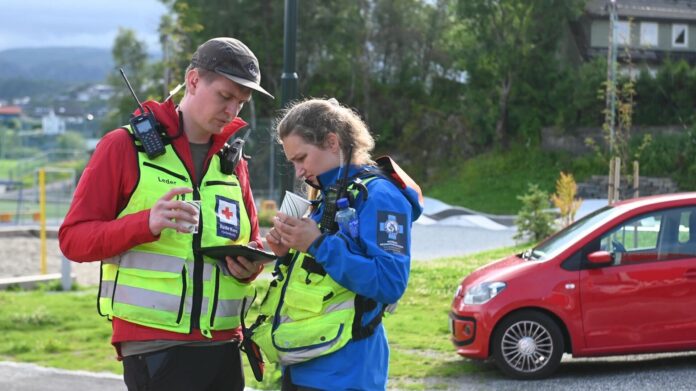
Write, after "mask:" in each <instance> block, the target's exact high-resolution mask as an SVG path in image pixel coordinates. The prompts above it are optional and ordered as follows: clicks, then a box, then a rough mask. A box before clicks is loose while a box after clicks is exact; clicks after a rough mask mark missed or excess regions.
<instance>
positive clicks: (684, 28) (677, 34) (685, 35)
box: [672, 24, 689, 48]
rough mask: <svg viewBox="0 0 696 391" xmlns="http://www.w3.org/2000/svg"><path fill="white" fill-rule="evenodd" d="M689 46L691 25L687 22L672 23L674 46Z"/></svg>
mask: <svg viewBox="0 0 696 391" xmlns="http://www.w3.org/2000/svg"><path fill="white" fill-rule="evenodd" d="M688 46H689V26H688V25H685V24H673V25H672V47H675V48H685V47H688Z"/></svg>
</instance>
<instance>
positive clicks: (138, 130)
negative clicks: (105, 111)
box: [118, 68, 165, 159]
mask: <svg viewBox="0 0 696 391" xmlns="http://www.w3.org/2000/svg"><path fill="white" fill-rule="evenodd" d="M118 70H119V71H121V76H123V80H125V82H126V85H127V86H128V89H129V90H130V92H131V94H132V95H133V99H135V102H136V103H137V104H138V107H139V108H140V115H131V118H130V119H129V120H128V122H129V123H130V125H131V128H132V129H133V133H135V137H136V138H137V139H138V141H140V143H141V144H142V145H143V149H145V153H146V154H147V157H149V158H150V159H153V158H156V157H157V156H160V155H164V152H165V150H164V143H163V142H162V137H160V135H159V132H158V131H157V129H158V126H157V121H156V120H155V116H154V115H153V114H152V113H151V112H150V111H148V110H146V109H145V107H143V105H142V104H141V103H140V100H138V97H137V96H136V95H135V91H133V87H131V85H130V82H129V81H128V78H127V77H126V74H125V73H124V72H123V68H119V69H118Z"/></svg>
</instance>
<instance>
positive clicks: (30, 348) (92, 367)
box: [0, 289, 121, 373]
mask: <svg viewBox="0 0 696 391" xmlns="http://www.w3.org/2000/svg"><path fill="white" fill-rule="evenodd" d="M95 300H96V290H94V289H90V290H81V291H76V292H45V291H31V292H0V330H2V331H3V332H2V333H0V360H10V361H23V362H31V363H36V364H39V365H43V366H48V367H57V368H64V369H75V370H76V369H82V370H89V371H97V372H102V371H106V372H115V373H118V372H120V371H121V364H120V363H119V362H117V361H116V360H115V359H114V357H115V353H114V349H113V348H112V347H111V345H110V344H109V339H110V336H111V324H110V323H109V322H107V321H105V320H102V319H100V318H99V316H98V315H96V313H95Z"/></svg>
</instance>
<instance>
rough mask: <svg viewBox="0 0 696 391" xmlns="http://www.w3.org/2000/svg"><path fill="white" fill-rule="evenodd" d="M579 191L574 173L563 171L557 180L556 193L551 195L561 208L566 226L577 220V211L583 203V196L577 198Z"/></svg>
mask: <svg viewBox="0 0 696 391" xmlns="http://www.w3.org/2000/svg"><path fill="white" fill-rule="evenodd" d="M577 193H578V185H577V184H576V183H575V178H573V174H566V173H564V172H563V171H561V176H560V177H559V178H558V180H557V181H556V193H555V194H553V195H552V196H551V201H552V202H553V204H554V205H556V208H558V209H559V210H560V212H561V221H562V222H563V226H564V227H565V226H567V225H570V223H572V222H573V221H575V213H577V211H578V209H579V208H580V204H582V199H581V198H575V195H576V194H577Z"/></svg>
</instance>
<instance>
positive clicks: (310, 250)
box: [307, 232, 329, 258]
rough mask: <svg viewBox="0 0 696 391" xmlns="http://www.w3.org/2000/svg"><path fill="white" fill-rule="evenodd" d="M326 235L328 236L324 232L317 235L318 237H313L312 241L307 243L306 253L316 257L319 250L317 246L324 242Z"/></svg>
mask: <svg viewBox="0 0 696 391" xmlns="http://www.w3.org/2000/svg"><path fill="white" fill-rule="evenodd" d="M327 236H329V234H328V233H326V232H325V233H323V234H321V235H319V237H318V238H316V239H314V242H312V244H310V245H309V248H308V249H307V253H308V254H310V255H312V256H313V257H315V258H316V254H317V251H319V246H321V244H322V243H323V242H324V239H326V237H327Z"/></svg>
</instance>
